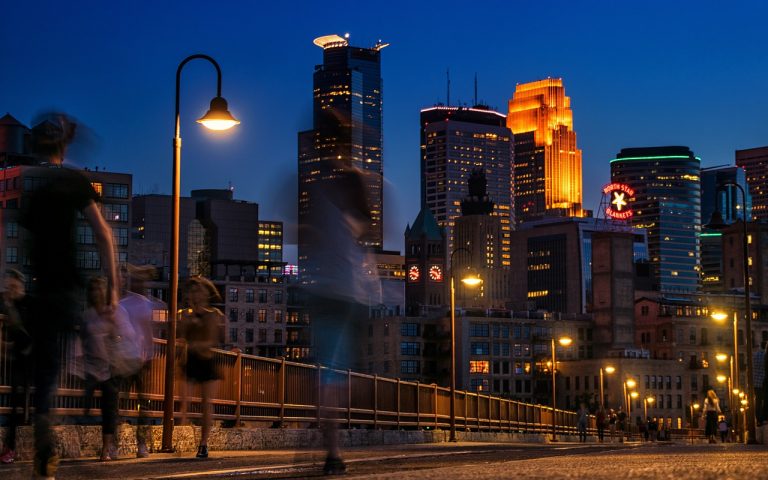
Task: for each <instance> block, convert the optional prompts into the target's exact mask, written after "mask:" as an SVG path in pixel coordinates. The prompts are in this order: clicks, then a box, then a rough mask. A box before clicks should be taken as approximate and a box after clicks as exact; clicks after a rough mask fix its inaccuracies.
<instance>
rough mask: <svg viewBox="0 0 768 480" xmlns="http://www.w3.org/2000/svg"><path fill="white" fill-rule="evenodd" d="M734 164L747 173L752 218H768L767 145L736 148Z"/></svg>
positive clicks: (762, 219) (760, 219)
mask: <svg viewBox="0 0 768 480" xmlns="http://www.w3.org/2000/svg"><path fill="white" fill-rule="evenodd" d="M736 165H737V166H739V167H741V168H743V169H744V171H745V172H746V173H747V183H748V184H749V193H751V194H752V220H756V221H765V220H768V147H757V148H747V149H745V150H736Z"/></svg>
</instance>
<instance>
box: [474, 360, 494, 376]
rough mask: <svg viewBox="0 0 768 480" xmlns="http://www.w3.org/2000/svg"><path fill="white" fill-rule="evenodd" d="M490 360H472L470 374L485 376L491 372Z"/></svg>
mask: <svg viewBox="0 0 768 480" xmlns="http://www.w3.org/2000/svg"><path fill="white" fill-rule="evenodd" d="M489 363H490V362H488V360H470V361H469V373H477V374H483V373H488V372H489V369H488V367H489Z"/></svg>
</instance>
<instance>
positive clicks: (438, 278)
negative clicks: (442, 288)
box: [429, 265, 443, 282]
mask: <svg viewBox="0 0 768 480" xmlns="http://www.w3.org/2000/svg"><path fill="white" fill-rule="evenodd" d="M429 278H430V280H432V281H433V282H442V281H443V269H442V268H440V265H432V266H431V267H429Z"/></svg>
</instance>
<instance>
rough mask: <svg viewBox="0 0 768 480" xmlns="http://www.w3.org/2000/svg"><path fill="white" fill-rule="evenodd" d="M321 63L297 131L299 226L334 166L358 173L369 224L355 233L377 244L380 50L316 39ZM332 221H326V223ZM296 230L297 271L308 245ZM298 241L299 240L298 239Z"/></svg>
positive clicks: (330, 179)
mask: <svg viewBox="0 0 768 480" xmlns="http://www.w3.org/2000/svg"><path fill="white" fill-rule="evenodd" d="M314 43H315V45H317V46H319V47H321V48H322V49H323V63H322V64H321V65H317V66H316V67H315V73H314V76H313V79H314V82H313V83H314V89H313V92H314V94H313V98H314V101H313V128H312V130H308V131H304V132H300V133H299V224H300V225H309V224H312V221H311V220H310V219H309V218H308V217H309V216H312V215H317V214H318V213H317V212H318V210H317V209H318V206H317V202H318V201H321V200H319V199H321V198H323V197H324V196H325V197H327V193H328V192H325V191H323V189H324V188H327V187H328V185H329V184H333V183H334V182H333V181H334V179H336V178H337V177H338V172H339V171H340V169H347V168H355V169H359V171H362V172H363V173H364V175H363V176H362V178H363V181H364V183H365V192H366V201H367V203H368V205H367V207H368V208H369V210H370V217H371V219H370V222H369V224H368V225H367V228H366V229H365V231H364V232H363V233H362V234H361V235H360V236H359V237H358V242H359V243H360V245H362V246H364V247H372V248H376V249H380V248H381V247H382V244H383V227H382V219H383V205H384V203H383V193H382V192H383V189H382V179H383V176H382V175H383V168H382V165H383V157H382V144H383V142H382V129H381V127H382V79H381V49H382V48H384V47H386V46H387V44H385V43H380V42H379V43H377V44H376V45H374V46H373V47H371V48H359V47H352V46H350V45H349V43H348V42H347V40H346V39H345V38H342V37H340V36H338V35H327V36H324V37H319V38H316V39H315V41H314ZM332 221H334V220H333V219H329V222H332ZM306 238H307V237H304V238H303V237H302V232H301V229H300V232H299V264H300V268H301V270H302V272H306V271H307V261H309V262H311V261H312V259H311V258H310V257H312V254H311V249H312V246H311V245H308V244H307V241H306ZM302 240H304V241H302Z"/></svg>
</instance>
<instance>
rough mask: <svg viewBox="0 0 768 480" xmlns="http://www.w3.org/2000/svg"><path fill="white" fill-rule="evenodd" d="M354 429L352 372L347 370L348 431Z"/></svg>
mask: <svg viewBox="0 0 768 480" xmlns="http://www.w3.org/2000/svg"><path fill="white" fill-rule="evenodd" d="M350 428H352V370H351V369H349V368H348V369H347V429H350Z"/></svg>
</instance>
